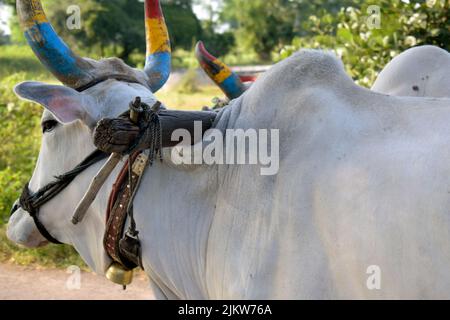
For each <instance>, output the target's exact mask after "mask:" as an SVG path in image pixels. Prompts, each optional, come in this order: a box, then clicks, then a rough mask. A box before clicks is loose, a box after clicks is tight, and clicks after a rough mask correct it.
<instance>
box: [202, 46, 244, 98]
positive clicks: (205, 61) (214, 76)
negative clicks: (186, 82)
mask: <svg viewBox="0 0 450 320" xmlns="http://www.w3.org/2000/svg"><path fill="white" fill-rule="evenodd" d="M195 55H196V57H197V60H198V61H199V63H200V66H201V67H202V69H203V70H204V71H205V72H206V74H207V75H208V76H209V78H211V80H212V81H214V83H216V84H217V85H218V86H219V88H220V89H221V90H222V91H223V92H224V93H225V95H226V96H227V97H228V98H229V99H236V98H238V97H240V96H241V95H242V94H243V93H244V92H245V90H246V87H245V85H244V83H243V82H242V81H241V79H240V78H239V76H238V75H237V74H236V73H235V72H233V71H232V70H231V69H230V68H229V67H228V66H227V65H225V64H224V63H223V62H222V61H220V60H219V59H217V58H216V57H214V56H213V55H212V54H210V53H209V52H208V51H207V50H206V48H205V45H204V44H203V42H201V41H199V42H198V43H197V46H196V48H195Z"/></svg>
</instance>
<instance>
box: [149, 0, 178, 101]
mask: <svg viewBox="0 0 450 320" xmlns="http://www.w3.org/2000/svg"><path fill="white" fill-rule="evenodd" d="M145 31H146V37H147V41H146V43H147V59H146V62H145V68H144V71H145V73H146V74H147V76H148V78H149V86H150V88H151V90H152V92H153V93H155V92H156V91H158V90H159V89H161V87H162V86H163V85H164V84H165V83H166V82H167V79H169V76H170V68H171V48H170V38H169V32H168V30H167V26H166V22H165V20H164V15H163V13H162V9H161V4H160V2H159V0H146V1H145Z"/></svg>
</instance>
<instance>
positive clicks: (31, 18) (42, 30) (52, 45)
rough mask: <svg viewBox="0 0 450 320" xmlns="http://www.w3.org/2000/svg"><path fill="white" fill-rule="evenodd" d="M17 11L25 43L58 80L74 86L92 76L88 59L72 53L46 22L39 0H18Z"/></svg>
mask: <svg viewBox="0 0 450 320" xmlns="http://www.w3.org/2000/svg"><path fill="white" fill-rule="evenodd" d="M17 13H18V15H19V20H20V23H21V25H22V28H23V30H24V34H25V38H26V39H27V42H28V44H29V45H30V47H31V48H32V49H33V51H34V53H35V54H36V56H37V57H38V58H39V60H40V61H41V62H42V63H43V64H44V65H45V66H46V67H47V69H48V70H49V71H50V72H51V73H52V74H53V75H54V76H55V77H56V78H57V79H58V80H60V81H61V82H62V83H64V84H65V85H67V86H69V87H71V88H75V89H76V88H78V87H79V86H81V85H82V84H84V83H86V82H89V81H90V80H93V79H94V76H93V75H92V74H90V73H89V70H90V69H91V65H90V64H89V62H87V61H86V60H84V59H83V58H81V57H79V56H77V55H76V54H75V53H73V52H72V50H70V48H69V47H68V46H67V45H66V44H65V43H64V41H63V40H62V39H61V38H60V37H59V36H58V34H57V33H56V32H55V30H54V29H53V27H52V25H51V24H50V23H49V22H48V20H47V17H46V15H45V12H44V9H43V8H42V4H41V1H40V0H17Z"/></svg>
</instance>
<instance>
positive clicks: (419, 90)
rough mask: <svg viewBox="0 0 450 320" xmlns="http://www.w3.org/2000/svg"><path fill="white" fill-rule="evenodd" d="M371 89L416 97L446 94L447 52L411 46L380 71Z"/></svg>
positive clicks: (449, 81)
mask: <svg viewBox="0 0 450 320" xmlns="http://www.w3.org/2000/svg"><path fill="white" fill-rule="evenodd" d="M372 90H373V91H376V92H380V93H385V94H390V95H396V96H416V97H450V53H448V52H447V51H445V50H443V49H441V48H438V47H435V46H429V45H426V46H421V47H415V48H412V49H409V50H406V51H405V52H403V53H401V54H400V55H398V56H397V57H395V58H394V59H393V60H392V61H391V62H390V63H389V64H388V65H387V66H386V67H385V68H384V69H383V71H382V72H381V73H380V75H379V77H378V78H377V80H376V82H375V84H374V85H373V87H372Z"/></svg>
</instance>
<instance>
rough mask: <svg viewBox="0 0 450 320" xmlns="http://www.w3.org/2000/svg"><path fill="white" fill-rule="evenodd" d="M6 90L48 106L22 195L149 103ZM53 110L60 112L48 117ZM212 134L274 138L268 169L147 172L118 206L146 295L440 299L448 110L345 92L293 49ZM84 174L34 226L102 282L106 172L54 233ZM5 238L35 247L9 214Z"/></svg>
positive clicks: (307, 54)
mask: <svg viewBox="0 0 450 320" xmlns="http://www.w3.org/2000/svg"><path fill="white" fill-rule="evenodd" d="M16 91H17V93H18V94H19V95H20V96H22V97H24V98H26V99H30V100H33V101H36V102H39V103H42V104H43V105H44V107H46V108H48V109H50V110H51V112H49V111H46V112H45V113H44V118H43V119H44V121H49V119H52V120H53V121H55V119H59V120H58V122H57V125H56V126H55V127H54V128H53V130H52V131H49V132H47V133H46V134H44V138H43V139H44V140H43V144H42V150H41V153H40V157H39V161H38V164H37V167H36V170H35V173H34V174H33V178H32V180H31V183H30V188H31V189H32V190H36V189H37V188H39V187H41V186H42V185H44V184H45V183H48V182H49V181H51V180H52V179H53V178H52V177H53V176H54V175H55V174H58V173H62V172H64V171H67V170H68V169H70V168H72V167H73V166H74V165H75V164H77V163H78V162H79V161H80V160H81V159H82V158H83V157H84V156H86V155H87V154H88V153H89V152H90V151H92V150H93V149H94V146H93V144H92V142H91V141H92V128H93V124H94V123H95V121H97V120H99V119H101V118H102V117H115V116H117V115H119V114H120V113H121V112H123V111H125V110H126V108H127V104H125V103H124V102H125V101H130V100H132V99H133V98H134V97H136V96H141V97H143V98H144V100H145V101H146V102H148V103H152V102H154V101H155V98H154V96H153V94H151V92H150V91H149V90H148V89H146V88H145V87H143V86H142V85H140V84H125V83H123V82H118V81H115V80H110V81H108V82H107V83H104V84H103V86H102V87H101V88H96V87H94V88H91V89H89V90H87V91H85V92H84V93H78V92H76V91H75V90H72V89H69V88H65V87H57V86H48V85H44V84H34V83H24V84H21V85H19V86H18V87H17V89H16ZM42 97H47V98H54V99H44V98H42ZM55 99H56V101H57V102H56V103H58V102H60V103H61V105H60V108H54V107H52V106H49V105H48V101H55ZM63 119H64V121H62V120H63ZM215 127H216V128H218V129H222V130H225V129H237V128H241V129H248V128H254V129H272V128H273V129H280V140H281V141H280V171H279V173H278V175H276V176H269V177H264V176H261V175H260V168H259V167H258V166H248V165H235V166H232V165H230V166H226V165H223V166H218V165H216V166H207V165H197V166H174V165H173V164H172V163H171V162H170V159H168V158H167V157H166V161H165V162H163V163H156V164H155V165H154V166H153V167H151V168H150V169H149V170H148V172H147V174H146V175H145V178H144V182H143V185H142V188H141V189H140V192H139V194H138V195H137V198H136V201H135V206H134V207H135V217H136V221H137V225H138V229H139V230H140V232H141V233H140V235H141V240H142V245H143V262H144V267H145V270H146V272H147V274H148V276H149V278H150V279H151V283H152V286H153V288H154V290H155V291H156V293H157V295H158V297H160V298H182V299H197V298H199V299H280V298H287V299H346V298H351V299H365V298H375V299H397V298H404V299H410V298H411V299H415V298H418V299H423V298H444V299H449V298H450V274H449V273H448V266H449V265H450V162H449V159H450V139H449V137H450V100H446V99H430V98H414V97H394V96H386V95H382V94H377V93H374V92H372V91H369V90H366V89H363V88H361V87H358V86H357V85H355V84H354V82H353V81H352V79H351V78H350V77H348V75H347V74H346V73H345V71H344V68H343V66H342V63H341V62H340V61H339V60H337V59H336V58H335V57H334V56H333V55H331V54H328V53H324V52H321V51H313V50H302V51H300V52H299V53H297V54H295V55H293V56H292V57H290V58H288V59H286V60H285V61H282V62H281V63H279V64H277V65H275V66H274V67H273V68H272V69H271V70H270V71H269V72H267V73H266V74H264V75H263V76H262V77H261V78H260V79H259V80H258V81H257V82H256V83H255V84H254V85H253V86H252V87H251V88H250V89H249V90H248V91H247V92H246V93H245V94H244V95H243V96H241V97H240V98H238V99H236V100H234V101H233V102H232V103H231V105H230V106H228V107H227V108H225V109H224V110H223V111H222V112H221V113H220V115H219V118H218V119H217V121H216V123H215ZM100 165H101V164H98V165H96V166H93V167H92V168H90V169H88V170H87V171H86V172H84V173H83V174H81V175H80V176H79V177H78V178H77V179H76V180H75V181H74V182H73V183H72V184H71V185H69V187H68V188H67V189H66V190H64V191H63V192H62V193H61V194H60V195H59V196H58V197H56V198H55V199H53V200H52V201H51V202H49V203H48V204H46V205H45V206H44V207H43V208H42V209H41V213H40V214H41V216H40V218H41V220H42V223H43V224H44V225H45V226H46V228H47V229H48V230H49V232H50V233H51V234H52V235H53V236H54V237H55V238H57V239H59V240H60V241H62V242H64V243H68V244H72V245H73V246H74V247H75V248H76V249H77V250H78V252H79V253H80V254H81V256H82V257H83V258H84V259H85V261H86V262H87V263H88V264H89V265H90V267H91V268H93V269H94V270H95V271H96V272H97V273H100V274H102V273H103V272H104V270H105V268H106V267H107V266H108V265H109V262H110V261H109V260H108V258H107V257H106V255H105V252H104V250H103V246H102V237H103V232H104V229H105V226H104V221H105V211H106V204H107V197H108V194H109V191H110V190H111V186H112V183H113V181H114V178H115V175H116V174H117V172H116V173H115V174H113V176H112V177H111V178H110V179H109V180H108V181H107V183H106V185H105V186H104V188H103V189H102V190H101V193H100V195H99V197H98V198H97V199H96V201H95V202H94V204H93V206H92V207H91V209H90V212H89V214H88V216H87V217H86V219H85V220H84V221H83V223H81V224H80V225H78V226H74V225H72V224H71V222H70V220H71V216H72V213H73V210H74V209H75V206H76V205H77V203H78V201H79V200H80V198H81V197H82V195H83V193H84V191H85V190H86V188H87V186H88V184H89V182H90V179H91V178H92V177H93V176H94V174H95V173H96V172H97V171H98V169H99V167H100ZM8 236H9V238H10V239H11V240H13V241H15V242H18V243H21V244H23V245H28V246H37V245H39V244H43V243H45V239H44V238H42V236H41V235H40V234H39V232H38V231H37V229H36V227H35V226H34V223H33V220H32V219H31V218H30V217H29V215H28V214H27V213H26V212H25V211H23V210H22V209H19V210H18V211H17V212H16V213H15V214H14V215H13V216H12V218H11V220H10V223H9V226H8ZM368 271H369V272H373V273H370V274H368V273H367V272H368Z"/></svg>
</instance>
